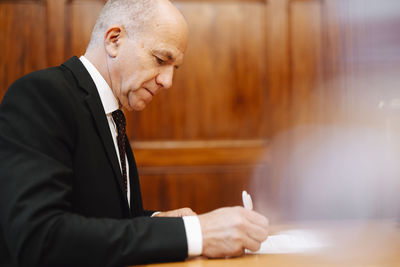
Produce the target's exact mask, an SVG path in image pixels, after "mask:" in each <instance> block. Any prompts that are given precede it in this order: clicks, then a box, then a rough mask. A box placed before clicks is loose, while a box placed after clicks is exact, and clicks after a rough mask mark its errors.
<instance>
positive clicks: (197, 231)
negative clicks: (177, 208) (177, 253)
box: [182, 216, 203, 257]
mask: <svg viewBox="0 0 400 267" xmlns="http://www.w3.org/2000/svg"><path fill="white" fill-rule="evenodd" d="M182 218H183V223H184V225H185V231H186V239H187V243H188V256H189V257H193V256H199V255H201V253H202V252H203V236H202V234H201V226H200V221H199V218H198V217H197V216H184V217H182Z"/></svg>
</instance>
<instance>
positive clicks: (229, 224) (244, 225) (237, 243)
mask: <svg viewBox="0 0 400 267" xmlns="http://www.w3.org/2000/svg"><path fill="white" fill-rule="evenodd" d="M199 220H200V225H201V231H202V234H203V255H204V256H206V257H211V258H219V257H225V256H239V255H242V254H243V252H244V249H249V250H251V251H256V250H258V249H259V248H260V246H261V243H262V242H263V241H264V240H266V239H267V236H268V219H267V218H265V217H264V216H262V215H261V214H259V213H257V212H254V211H249V210H246V209H244V208H242V207H230V208H221V209H217V210H214V211H211V212H209V213H205V214H202V215H199Z"/></svg>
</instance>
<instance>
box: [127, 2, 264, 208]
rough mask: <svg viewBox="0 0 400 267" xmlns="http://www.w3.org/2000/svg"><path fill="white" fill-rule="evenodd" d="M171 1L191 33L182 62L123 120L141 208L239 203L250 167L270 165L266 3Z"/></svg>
mask: <svg viewBox="0 0 400 267" xmlns="http://www.w3.org/2000/svg"><path fill="white" fill-rule="evenodd" d="M175 4H176V6H177V7H178V8H179V9H180V10H181V11H182V13H183V14H184V16H185V17H186V19H187V21H188V24H189V29H190V36H189V46H188V50H187V52H186V55H185V61H184V64H183V66H182V67H181V68H180V69H179V70H178V71H177V72H176V77H175V80H174V85H173V88H172V89H170V90H169V91H168V92H164V93H163V94H161V95H158V96H157V98H155V99H154V100H153V101H152V103H151V105H149V107H147V108H146V110H144V111H142V112H140V113H131V114H129V115H128V116H130V117H129V120H130V121H131V123H130V128H129V130H130V136H129V137H130V140H131V141H133V143H132V144H133V147H134V150H135V156H136V159H137V161H138V166H139V173H140V174H141V184H142V187H143V192H145V193H143V198H144V205H145V207H146V208H153V209H160V208H161V209H171V208H178V207H181V206H182V205H189V206H191V207H192V208H193V209H195V210H196V211H198V212H204V211H208V210H210V209H212V208H217V207H220V206H224V205H239V204H240V193H241V190H243V189H247V190H249V191H251V190H252V189H251V188H250V181H251V179H252V177H253V172H254V169H255V168H257V166H260V165H262V166H268V160H269V158H268V156H267V155H268V152H267V136H268V129H269V122H268V121H269V117H270V116H271V115H270V113H269V112H268V111H269V107H268V97H269V95H268V79H269V77H268V73H267V67H268V66H267V50H266V45H267V28H266V27H267V26H266V25H267V18H266V13H267V11H266V10H267V4H266V2H264V1H234V2H231V1H207V2H200V1H176V2H175ZM265 168H267V167H265ZM232 177H234V178H232ZM232 179H233V180H232ZM177 188H179V190H178V189H177ZM211 188H212V189H211ZM210 190H212V192H213V193H212V194H210V192H209V191H210ZM157 205H158V206H157Z"/></svg>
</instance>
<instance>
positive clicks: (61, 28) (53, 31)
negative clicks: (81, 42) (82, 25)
mask: <svg viewBox="0 0 400 267" xmlns="http://www.w3.org/2000/svg"><path fill="white" fill-rule="evenodd" d="M67 1H68V0H46V2H45V3H46V7H47V8H46V26H47V31H46V39H47V49H46V50H47V66H49V67H50V66H57V65H60V64H62V63H63V62H64V61H65V60H66V56H65V42H66V40H65V32H66V28H65V25H66V23H67V18H66V16H65V5H66V3H67Z"/></svg>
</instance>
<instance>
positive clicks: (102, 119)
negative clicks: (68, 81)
mask: <svg viewBox="0 0 400 267" xmlns="http://www.w3.org/2000/svg"><path fill="white" fill-rule="evenodd" d="M63 65H64V66H66V67H67V68H68V69H69V70H70V71H71V72H72V73H73V74H74V76H75V78H76V80H77V81H78V84H79V86H80V87H81V88H82V89H83V90H85V91H86V92H87V93H88V94H87V96H86V98H85V101H86V103H87V105H88V107H89V110H90V112H91V114H92V117H93V120H94V122H95V125H96V128H97V132H98V134H99V136H100V137H101V140H102V143H103V146H104V150H105V151H106V154H107V157H108V159H109V161H110V164H111V166H112V168H113V171H114V177H115V179H116V180H117V183H118V185H119V187H120V193H121V197H122V198H123V199H124V200H125V201H124V202H125V203H126V207H127V208H128V209H129V205H128V199H127V196H126V194H125V190H124V184H123V178H122V174H121V169H120V167H119V163H118V157H117V154H116V151H115V147H114V143H113V140H112V135H111V133H110V128H109V125H108V121H107V117H106V116H105V111H104V108H103V105H102V103H101V100H100V96H99V93H98V91H97V89H96V85H95V84H94V82H93V80H92V78H91V77H90V75H89V73H88V72H87V70H86V68H85V66H84V65H83V64H82V63H81V61H80V60H79V59H78V58H77V57H72V58H71V59H69V60H68V61H67V62H65V63H64V64H63Z"/></svg>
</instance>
